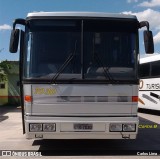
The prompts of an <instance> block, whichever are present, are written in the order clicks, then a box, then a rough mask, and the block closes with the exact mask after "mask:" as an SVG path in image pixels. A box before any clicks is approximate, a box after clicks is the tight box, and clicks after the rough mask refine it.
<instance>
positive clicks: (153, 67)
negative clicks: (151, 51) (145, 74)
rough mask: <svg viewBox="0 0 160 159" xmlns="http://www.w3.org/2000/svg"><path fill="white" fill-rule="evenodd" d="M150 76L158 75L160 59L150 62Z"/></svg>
mask: <svg viewBox="0 0 160 159" xmlns="http://www.w3.org/2000/svg"><path fill="white" fill-rule="evenodd" d="M151 76H160V61H155V62H152V63H151Z"/></svg>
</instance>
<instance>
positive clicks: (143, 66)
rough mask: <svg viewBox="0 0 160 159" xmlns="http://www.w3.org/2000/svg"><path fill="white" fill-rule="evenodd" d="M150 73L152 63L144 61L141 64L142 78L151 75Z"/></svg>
mask: <svg viewBox="0 0 160 159" xmlns="http://www.w3.org/2000/svg"><path fill="white" fill-rule="evenodd" d="M149 75H150V63H144V64H141V65H140V78H144V77H149Z"/></svg>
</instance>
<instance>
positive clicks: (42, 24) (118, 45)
mask: <svg viewBox="0 0 160 159" xmlns="http://www.w3.org/2000/svg"><path fill="white" fill-rule="evenodd" d="M82 24H83V25H82ZM82 26H83V27H82ZM136 29H137V28H136V27H135V24H134V23H133V24H132V23H131V24H130V23H128V22H121V23H120V22H116V21H115V22H114V21H105V20H98V21H96V20H85V21H83V22H82V21H81V20H72V21H71V20H43V21H42V20H37V21H35V22H32V23H30V27H29V34H28V35H27V36H26V39H27V43H28V46H27V57H26V59H27V60H26V62H27V69H26V71H25V76H26V77H46V78H53V77H54V75H56V74H57V73H58V72H59V71H60V70H61V71H60V72H59V76H58V77H57V79H72V78H75V79H94V80H95V79H97V80H100V79H103V80H104V79H106V80H110V79H117V80H118V79H120V80H128V79H130V80H133V79H135V75H136V74H135V67H136V66H135V64H136V63H135V58H136V47H137V46H136ZM63 67H64V68H63ZM62 68H63V69H62Z"/></svg>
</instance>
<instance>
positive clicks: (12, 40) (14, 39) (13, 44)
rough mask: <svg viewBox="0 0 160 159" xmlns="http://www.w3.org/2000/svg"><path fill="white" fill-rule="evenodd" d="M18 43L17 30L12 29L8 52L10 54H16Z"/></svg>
mask: <svg viewBox="0 0 160 159" xmlns="http://www.w3.org/2000/svg"><path fill="white" fill-rule="evenodd" d="M18 43H19V29H13V30H12V32H11V37H10V46H9V51H10V52H11V53H16V52H17V50H18Z"/></svg>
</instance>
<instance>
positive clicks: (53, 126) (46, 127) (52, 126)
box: [43, 123, 56, 131]
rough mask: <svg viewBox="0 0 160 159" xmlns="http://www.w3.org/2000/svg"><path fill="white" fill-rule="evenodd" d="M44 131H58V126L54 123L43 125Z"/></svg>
mask: <svg viewBox="0 0 160 159" xmlns="http://www.w3.org/2000/svg"><path fill="white" fill-rule="evenodd" d="M43 131H56V124H54V123H45V124H43Z"/></svg>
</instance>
